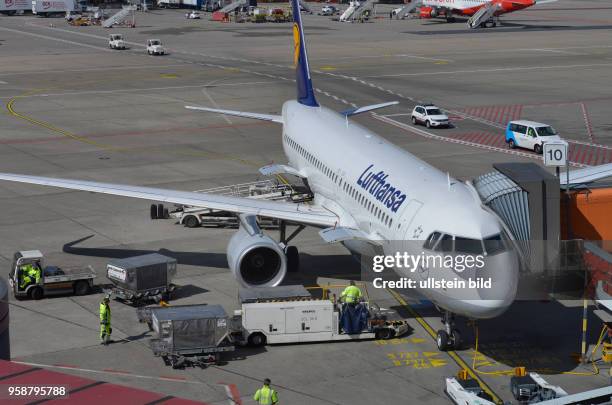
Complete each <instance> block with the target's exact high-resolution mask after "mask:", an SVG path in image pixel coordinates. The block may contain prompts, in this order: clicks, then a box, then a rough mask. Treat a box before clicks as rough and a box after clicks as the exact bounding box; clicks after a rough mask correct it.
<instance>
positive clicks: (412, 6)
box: [395, 0, 423, 20]
mask: <svg viewBox="0 0 612 405" xmlns="http://www.w3.org/2000/svg"><path fill="white" fill-rule="evenodd" d="M422 5H423V2H422V1H420V0H413V1H412V2H410V3H409V4H406V5H405V6H403V7H402V8H401V9H399V10H397V12H396V13H395V18H396V19H398V20H403V19H404V18H406V16H407V15H408V14H410V13H412V12H413V11H414V10H416V9H417V8H418V7H421V6H422Z"/></svg>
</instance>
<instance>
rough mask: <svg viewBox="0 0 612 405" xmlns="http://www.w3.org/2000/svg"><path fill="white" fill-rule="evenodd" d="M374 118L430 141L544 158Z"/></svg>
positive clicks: (374, 116)
mask: <svg viewBox="0 0 612 405" xmlns="http://www.w3.org/2000/svg"><path fill="white" fill-rule="evenodd" d="M372 117H373V118H374V119H377V120H379V121H382V122H386V123H387V124H390V125H393V126H395V127H398V128H401V129H403V130H405V131H409V132H412V133H415V134H417V135H420V136H422V137H425V138H429V139H435V140H438V141H443V142H449V143H455V144H459V145H465V146H472V147H476V148H480V149H486V150H491V151H495V152H501V153H506V154H509V155H516V156H522V157H527V158H531V159H538V160H542V157H541V156H539V155H535V154H533V153H528V152H521V151H517V150H512V149H505V148H499V147H496V146H489V145H483V144H480V143H476V142H469V141H464V140H462V139H455V138H449V137H445V136H440V135H435V134H433V133H431V132H428V131H425V130H423V129H420V128H415V127H413V126H410V125H408V124H404V123H403V122H399V121H395V120H394V119H391V118H388V117H385V116H382V115H378V114H375V113H372ZM570 164H571V165H572V166H576V167H587V166H588V165H584V164H580V163H575V162H571V163H570Z"/></svg>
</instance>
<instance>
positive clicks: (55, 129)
mask: <svg viewBox="0 0 612 405" xmlns="http://www.w3.org/2000/svg"><path fill="white" fill-rule="evenodd" d="M36 92H37V91H36V90H34V91H31V92H28V93H26V94H24V96H25V95H31V94H33V93H36ZM21 97H23V96H15V97H13V98H11V99H10V100H9V101H8V103H7V104H6V109H7V111H8V112H9V114H11V115H12V116H14V117H16V118H19V119H21V120H24V121H27V122H29V123H30V124H33V125H38V126H40V127H43V128H46V129H48V130H50V131H52V132H56V133H58V134H60V135H63V136H65V137H67V138H71V139H74V140H75V141H79V142H84V143H87V144H90V145H93V146H96V147H99V148H103V149H106V150H119V148H115V147H113V146H109V145H104V144H102V143H99V142H96V141H92V140H91V139H88V138H84V137H82V136H79V135H76V134H73V133H72V132H70V131H66V130H65V129H61V128H58V127H55V126H53V125H51V124H49V123H48V122H44V121H41V120H37V119H35V118H32V117H29V116H27V115H25V114H22V113H19V112H17V111H15V108H14V104H15V101H17V100H18V99H19V98H21Z"/></svg>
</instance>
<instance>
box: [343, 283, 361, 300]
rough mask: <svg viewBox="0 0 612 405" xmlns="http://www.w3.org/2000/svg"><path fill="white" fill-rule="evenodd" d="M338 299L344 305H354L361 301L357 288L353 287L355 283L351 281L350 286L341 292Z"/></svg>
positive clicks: (359, 291)
mask: <svg viewBox="0 0 612 405" xmlns="http://www.w3.org/2000/svg"><path fill="white" fill-rule="evenodd" d="M340 299H341V300H342V302H344V303H345V304H350V305H355V304H357V303H358V302H359V300H360V299H361V290H360V289H359V287H357V286H356V285H355V282H354V281H353V280H351V282H350V285H349V286H347V287H346V288H345V289H344V291H342V295H340Z"/></svg>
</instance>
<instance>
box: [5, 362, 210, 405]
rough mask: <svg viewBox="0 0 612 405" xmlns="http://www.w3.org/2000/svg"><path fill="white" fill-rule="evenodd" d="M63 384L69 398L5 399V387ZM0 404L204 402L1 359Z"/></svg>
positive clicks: (166, 404)
mask: <svg viewBox="0 0 612 405" xmlns="http://www.w3.org/2000/svg"><path fill="white" fill-rule="evenodd" d="M16 385H19V386H28V385H38V386H44V385H65V386H67V387H68V398H27V399H23V398H22V399H7V398H8V391H7V390H8V387H10V386H16ZM0 390H1V392H0V404H2V405H5V404H6V405H13V404H15V405H21V404H39V403H40V404H49V405H51V404H64V405H66V404H87V405H98V404H100V405H102V404H104V405H109V404H112V405H123V404H129V405H145V404H151V405H152V404H162V405H195V404H203V402H197V401H191V400H187V399H181V398H176V397H173V396H166V395H163V394H159V393H155V392H149V391H144V390H140V389H137V388H131V387H125V386H122V385H115V384H109V383H106V382H104V381H96V380H90V379H88V378H83V377H77V376H73V375H70V374H62V373H58V372H55V371H49V370H45V369H41V368H37V367H31V366H27V365H23V364H18V363H13V362H10V361H5V360H0Z"/></svg>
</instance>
